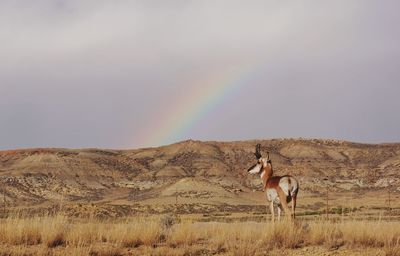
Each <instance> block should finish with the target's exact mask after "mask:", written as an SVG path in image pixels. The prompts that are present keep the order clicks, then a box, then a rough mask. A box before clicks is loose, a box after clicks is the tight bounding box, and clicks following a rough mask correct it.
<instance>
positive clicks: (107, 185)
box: [0, 139, 400, 215]
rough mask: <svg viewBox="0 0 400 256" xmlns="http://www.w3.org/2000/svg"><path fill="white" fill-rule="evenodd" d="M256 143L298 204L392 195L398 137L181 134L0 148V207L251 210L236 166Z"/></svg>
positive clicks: (257, 195)
mask: <svg viewBox="0 0 400 256" xmlns="http://www.w3.org/2000/svg"><path fill="white" fill-rule="evenodd" d="M257 143H261V144H262V150H263V151H266V150H268V151H269V152H270V155H271V159H272V161H273V165H274V169H275V173H276V175H280V174H291V175H294V176H296V177H298V179H299V180H300V184H301V196H303V197H304V198H307V200H303V204H301V203H300V205H299V208H300V209H303V210H316V209H318V208H320V207H322V205H321V203H322V199H321V195H322V194H323V193H324V192H325V190H326V189H327V187H328V188H329V191H330V192H331V193H332V195H335V196H336V197H338V201H337V202H336V203H337V204H341V205H343V204H345V203H346V199H345V197H346V196H348V197H349V198H353V199H354V200H353V201H352V202H353V203H352V204H354V205H359V204H362V201H357V196H358V195H362V196H364V197H368V196H371V198H372V199H373V200H372V201H371V204H373V203H374V200H375V199H376V203H377V204H378V203H379V201H380V199H379V198H377V196H375V194H374V193H375V192H377V193H378V192H379V191H383V190H387V189H389V188H390V190H392V192H393V196H394V199H395V198H396V195H398V194H399V193H400V173H399V169H400V144H379V145H368V144H357V143H350V142H343V141H332V140H294V139H282V140H264V141H243V142H200V141H184V142H181V143H177V144H173V145H169V146H164V147H159V148H148V149H137V150H100V149H82V150H72V149H27V150H12V151H0V186H1V191H0V193H1V194H2V200H1V204H2V205H3V206H4V204H5V206H6V208H7V209H9V208H30V209H31V210H32V211H34V210H35V209H39V208H52V207H60V205H62V206H63V207H65V208H66V209H68V210H69V211H70V212H71V214H78V213H79V212H92V213H93V212H94V213H95V214H97V213H99V212H102V214H105V215H107V214H110V215H127V214H134V213H137V212H150V213H152V212H166V211H172V210H177V209H176V208H179V209H178V211H181V212H187V213H189V212H201V213H204V212H213V211H244V210H248V211H251V210H253V211H257V210H261V209H263V208H264V206H263V205H264V204H265V198H264V195H263V194H262V192H261V182H260V180H259V179H258V177H257V176H250V175H248V174H247V172H246V170H247V168H248V167H249V166H251V165H252V164H254V162H255V159H254V155H253V152H254V146H255V144H257ZM381 194H382V193H381ZM341 197H343V198H342V199H343V200H342V201H340V198H341ZM358 197H360V196H358ZM382 197H384V195H383V194H382ZM177 205H179V207H178V206H177Z"/></svg>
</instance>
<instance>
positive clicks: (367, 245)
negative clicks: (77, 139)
mask: <svg viewBox="0 0 400 256" xmlns="http://www.w3.org/2000/svg"><path fill="white" fill-rule="evenodd" d="M0 255H90V256H94V255H98V256H117V255H160V256H161V255H382V256H383V255H387V256H395V255H400V223H399V222H387V221H363V220H351V219H350V220H349V219H342V220H336V221H333V220H329V221H326V220H323V219H316V220H312V221H310V220H296V221H295V222H291V221H281V222H276V223H275V224H273V223H270V222H265V221H264V222H250V221H247V222H233V223H223V222H199V221H196V220H195V219H193V218H190V217H181V218H177V217H173V216H171V215H163V216H157V217H136V218H128V219H114V220H98V219H71V218H68V217H65V216H63V215H57V216H53V217H51V216H47V217H30V218H22V217H8V218H6V219H1V220H0Z"/></svg>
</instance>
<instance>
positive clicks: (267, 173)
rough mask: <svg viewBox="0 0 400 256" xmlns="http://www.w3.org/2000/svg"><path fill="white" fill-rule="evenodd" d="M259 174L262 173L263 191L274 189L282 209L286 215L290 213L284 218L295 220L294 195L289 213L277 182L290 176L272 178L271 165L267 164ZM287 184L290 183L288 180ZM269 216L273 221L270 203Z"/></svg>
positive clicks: (284, 196) (283, 194) (285, 198)
mask: <svg viewBox="0 0 400 256" xmlns="http://www.w3.org/2000/svg"><path fill="white" fill-rule="evenodd" d="M261 173H263V176H262V180H263V183H264V191H265V190H266V189H267V188H272V189H275V190H276V192H277V193H278V197H279V200H280V202H281V205H282V207H283V210H284V211H285V212H286V213H290V215H289V214H286V216H287V217H289V216H291V217H292V218H295V213H294V211H295V208H296V199H297V198H296V195H293V197H292V199H293V202H292V211H291V210H290V208H289V205H288V201H287V197H286V195H285V193H284V192H283V190H282V188H281V187H280V186H279V182H280V181H281V179H282V178H283V177H291V176H290V175H284V176H273V174H274V172H273V169H272V164H271V163H268V165H267V166H266V167H264V168H263V170H262V172H261ZM289 182H291V181H290V179H289ZM271 214H272V220H274V212H273V202H271Z"/></svg>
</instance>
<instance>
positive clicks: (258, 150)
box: [254, 144, 262, 160]
mask: <svg viewBox="0 0 400 256" xmlns="http://www.w3.org/2000/svg"><path fill="white" fill-rule="evenodd" d="M254 155H255V156H256V158H257V160H258V159H260V158H261V157H262V155H261V144H257V146H256V153H254Z"/></svg>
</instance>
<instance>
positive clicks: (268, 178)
mask: <svg viewBox="0 0 400 256" xmlns="http://www.w3.org/2000/svg"><path fill="white" fill-rule="evenodd" d="M255 156H256V158H257V163H256V164H255V165H253V166H252V167H250V168H249V170H248V172H249V173H251V174H259V175H260V177H261V179H262V181H263V191H267V198H268V201H269V202H270V208H271V215H272V221H273V222H274V221H275V213H274V207H275V205H276V206H278V220H280V218H281V211H282V208H283V210H284V211H285V214H286V215H287V216H289V215H288V214H289V213H290V212H291V216H292V217H293V218H295V217H296V214H295V210H296V200H297V193H298V192H299V183H298V182H297V180H296V179H295V178H293V177H292V176H290V175H284V176H273V168H272V162H271V159H270V158H269V152H267V157H262V155H261V145H260V144H257V146H256V152H255ZM290 202H292V210H291V211H290V209H289V206H288V203H290Z"/></svg>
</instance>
